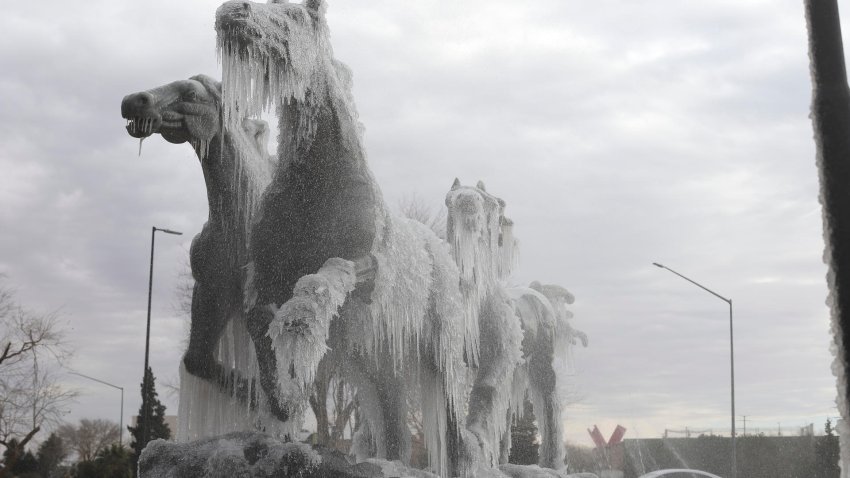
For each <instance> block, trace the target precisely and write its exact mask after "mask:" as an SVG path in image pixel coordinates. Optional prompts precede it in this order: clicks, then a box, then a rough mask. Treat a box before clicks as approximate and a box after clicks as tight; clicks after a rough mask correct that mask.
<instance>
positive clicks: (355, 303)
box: [216, 0, 477, 475]
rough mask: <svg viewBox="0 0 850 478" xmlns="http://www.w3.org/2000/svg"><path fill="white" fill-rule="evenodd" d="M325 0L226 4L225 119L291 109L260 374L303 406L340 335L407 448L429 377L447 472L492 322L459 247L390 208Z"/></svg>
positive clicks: (438, 449) (283, 136) (284, 119)
mask: <svg viewBox="0 0 850 478" xmlns="http://www.w3.org/2000/svg"><path fill="white" fill-rule="evenodd" d="M324 8H325V7H324V5H323V2H322V1H318V0H308V1H306V2H305V3H304V4H290V3H287V2H283V3H268V4H258V3H253V2H245V1H231V2H227V3H225V4H223V5H222V6H221V7H220V8H219V10H218V11H217V13H216V30H217V33H218V44H219V50H220V53H221V57H222V63H223V75H224V76H223V85H224V98H225V110H224V116H225V122H229V121H232V120H233V119H235V118H237V117H238V116H239V115H241V114H247V115H255V114H259V112H260V111H261V110H263V109H264V108H269V107H272V106H273V107H275V108H276V109H277V113H278V126H279V147H278V158H279V167H278V169H277V171H276V172H275V176H274V179H273V181H272V183H271V184H270V185H269V187H268V189H267V190H266V192H265V194H264V196H263V198H262V204H261V208H260V213H259V216H258V218H257V220H256V222H255V225H254V227H253V229H252V236H251V246H250V254H251V258H252V260H253V268H252V274H251V279H250V281H249V285H250V286H251V288H252V291H251V293H250V295H249V301H248V304H247V306H248V308H249V310H250V312H249V319H248V320H249V330H250V333H251V336H252V338H253V340H254V343H255V346H256V354H257V358H258V361H259V365H260V373H261V380H260V383H261V386H262V389H263V390H264V392H265V395H266V399H267V404H266V405H267V407H268V408H269V410H270V411H271V412H272V413H273V414H274V415H276V416H277V417H278V418H279V419H280V420H283V421H292V420H294V419H296V418H297V416H298V415H299V414H300V412H301V410H303V408H304V406H305V404H306V399H304V396H303V392H304V389H306V388H307V387H309V385H310V383H311V381H312V378H313V374H314V373H315V370H316V367H317V365H318V363H319V360H320V359H321V358H322V357H324V356H325V354H326V351H327V348H328V346H327V345H326V344H328V343H330V344H331V347H332V353H333V354H334V355H336V359H337V360H342V361H343V362H344V364H345V365H346V366H347V367H349V369H350V370H349V371H347V372H346V373H347V374H348V376H349V377H351V378H352V379H353V380H355V381H356V382H357V383H356V384H355V385H356V386H357V388H358V390H359V391H360V392H362V393H364V394H365V395H371V399H365V400H361V401H360V403H361V415H362V416H363V417H365V418H366V419H367V420H368V422H369V424H370V427H371V429H372V431H373V433H372V437H373V439H374V440H375V443H374V445H375V448H376V452H377V454H378V455H379V456H385V457H387V458H403V454H404V453H405V451H404V450H405V448H406V442H407V440H409V430H408V429H407V426H406V423H405V419H406V417H405V414H404V412H405V411H406V408H405V404H404V401H405V396H404V395H405V394H404V388H403V387H404V386H406V384H407V383H409V382H408V380H406V378H408V377H412V378H413V379H414V380H415V379H418V380H419V384H420V385H419V388H420V391H421V393H422V396H423V409H424V415H425V416H424V422H425V424H426V430H425V433H426V442H427V445H428V449H429V455H430V459H431V463H432V466H433V467H434V468H435V469H436V470H438V471H439V472H440V474H441V475H446V474H447V470H448V468H449V464H448V455H447V449H450V448H453V447H451V446H450V445H449V443H448V441H450V440H451V439H452V437H456V435H457V433H458V431H457V426H456V425H453V424H456V423H457V420H458V415H459V413H460V412H459V410H460V409H461V408H462V406H463V403H465V396H464V389H465V387H464V385H463V384H464V380H463V370H464V364H463V355H464V350H465V348H466V347H468V346H469V345H468V344H474V342H475V341H476V340H477V326H475V324H472V325H470V324H468V323H465V322H464V318H465V317H466V316H465V315H464V314H462V313H461V305H460V300H461V298H460V294H459V291H458V288H457V283H458V275H457V274H458V273H457V267H456V265H455V263H454V261H453V260H452V258H451V256H450V254H449V252H448V249H447V247H446V245H445V244H444V243H442V242H441V241H440V240H439V239H438V238H437V237H436V236H435V235H434V234H433V233H432V232H431V231H430V230H428V229H427V228H426V227H424V226H422V225H421V224H418V223H416V222H415V221H411V220H406V219H401V218H398V217H393V216H391V215H390V214H389V213H388V212H387V209H386V207H385V205H384V201H383V198H382V195H381V192H380V190H379V188H378V186H377V184H376V182H375V180H374V178H373V176H372V173H371V172H370V170H369V168H368V165H367V163H366V152H365V150H364V147H363V142H362V137H361V130H362V126H361V124H360V122H359V121H358V119H357V112H356V109H355V106H354V101H353V98H352V95H351V74H350V72H349V70H348V69H347V68H346V67H345V66H344V65H343V64H341V63H340V62H338V61H336V60H335V59H334V58H333V52H332V50H331V46H330V40H329V34H328V27H327V24H326V21H325V15H324ZM337 316H338V317H339V318H338V319H334V318H335V317H337ZM473 331H474V333H472V332H473ZM293 383H295V384H296V385H297V387H295V388H293V386H292V384H293ZM397 387H400V388H397ZM299 389H300V390H299ZM453 429H454V430H455V431H452V430H453Z"/></svg>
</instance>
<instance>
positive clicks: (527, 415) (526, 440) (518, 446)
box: [508, 399, 540, 465]
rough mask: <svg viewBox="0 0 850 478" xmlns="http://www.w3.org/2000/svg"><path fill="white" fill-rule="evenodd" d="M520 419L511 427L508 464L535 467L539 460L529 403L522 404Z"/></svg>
mask: <svg viewBox="0 0 850 478" xmlns="http://www.w3.org/2000/svg"><path fill="white" fill-rule="evenodd" d="M522 408H523V412H522V417H521V418H519V419H517V420H515V421H514V423H513V425H511V453H510V455H509V457H508V462H510V463H515V464H517V465H536V464H537V462H538V459H539V455H538V448H539V447H540V444H539V443H537V425H535V423H534V422H535V420H536V418H535V417H534V411H533V410H532V406H531V402H530V401H529V400H528V399H526V400H525V402H524V403H523V407H522Z"/></svg>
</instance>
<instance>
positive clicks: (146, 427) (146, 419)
mask: <svg viewBox="0 0 850 478" xmlns="http://www.w3.org/2000/svg"><path fill="white" fill-rule="evenodd" d="M156 231H161V232H164V233H166V234H174V235H175V236H180V235H182V234H183V233H182V232H177V231H172V230H171V229H162V228H159V227H156V226H154V227H152V228H151V269H150V275H149V276H148V326H147V331H146V332H145V371H144V373H143V374H142V384H143V385H144V383H145V378H146V377H147V374H148V357H149V354H150V347H151V296H152V295H153V246H154V238H155V237H156ZM145 397H146V394H145V391H144V387H142V410H143V411H144V412H143V415H142V423H143V425H142V427H143V428H142V431H143V433H142V439H143V440H142V441H143V442H144V443H143V444H147V442H148V432H149V431H150V426H149V424H148V422H149V418H150V417H148V404H147V403H145V402H146V400H147V399H146V398H145Z"/></svg>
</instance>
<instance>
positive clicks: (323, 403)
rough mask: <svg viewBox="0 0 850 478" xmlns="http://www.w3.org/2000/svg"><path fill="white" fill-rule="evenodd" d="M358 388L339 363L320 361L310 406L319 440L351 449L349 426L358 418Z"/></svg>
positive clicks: (321, 442) (342, 448) (337, 447)
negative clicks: (346, 435) (355, 397)
mask: <svg viewBox="0 0 850 478" xmlns="http://www.w3.org/2000/svg"><path fill="white" fill-rule="evenodd" d="M354 395H355V392H354V389H353V388H352V387H351V386H350V385H348V384H347V383H346V382H345V381H344V380H343V378H342V376H341V374H340V367H339V364H336V363H333V361H331V360H322V361H321V362H319V368H318V370H316V379H315V381H314V382H313V392H312V393H311V395H310V397H309V403H310V408H311V409H312V410H313V414H314V415H315V416H316V442H317V443H318V444H321V445H325V446H327V447H330V448H335V449H337V450H339V451H341V452H343V453H347V452H348V446H347V444H346V442H345V440H344V438H345V429H346V427H350V425H351V421H352V419H353V418H354V411H355V409H356V402H355V400H354Z"/></svg>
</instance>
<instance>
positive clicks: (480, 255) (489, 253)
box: [446, 180, 586, 471]
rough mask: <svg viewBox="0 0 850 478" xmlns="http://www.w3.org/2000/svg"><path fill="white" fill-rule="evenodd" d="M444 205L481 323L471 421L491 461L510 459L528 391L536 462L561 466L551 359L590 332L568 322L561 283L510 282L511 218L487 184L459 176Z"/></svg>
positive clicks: (470, 308)
mask: <svg viewBox="0 0 850 478" xmlns="http://www.w3.org/2000/svg"><path fill="white" fill-rule="evenodd" d="M446 206H447V207H448V224H447V235H448V240H449V242H450V243H451V245H452V251H453V253H454V257H455V260H456V261H457V263H458V267H459V270H460V276H461V289H462V291H463V294H464V297H465V299H466V300H465V305H466V307H467V313H468V314H473V315H475V316H477V317H478V321H479V330H480V348H479V353H480V356H479V360H478V367H477V374H476V379H475V382H474V384H473V388H472V391H471V394H470V402H469V414H468V415H467V422H466V425H467V428H468V429H469V430H470V431H471V432H472V433H473V434H474V435H475V436H476V437H477V439H478V445H479V447H480V450H481V453H482V455H483V460H484V461H485V462H486V463H488V464H489V465H490V466H495V465H496V464H497V463H503V464H504V463H506V462H507V457H508V452H509V451H510V423H511V421H512V418H513V416H514V415H516V413H517V412H521V411H522V408H523V401H524V399H525V397H526V395H529V396H530V397H531V400H532V405H533V409H534V412H535V416H536V417H537V418H538V426H539V429H540V433H541V436H542V443H541V446H540V461H539V464H540V466H542V467H545V468H552V469H559V468H562V467H563V465H564V452H565V450H564V447H563V432H562V429H561V419H560V407H559V404H558V397H557V396H556V389H555V386H556V375H555V370H554V368H553V360H554V351H555V350H556V349H559V348H560V344H561V342H562V340H567V341H572V340H574V337H575V336H579V337H580V338H582V340H583V341H584V342H585V345H586V336H584V335H583V334H581V332H578V331H574V330H573V329H572V328H571V327H570V326H569V324H568V323H567V319H568V318H569V317H571V316H572V315H571V314H570V312H569V311H568V310H566V307H565V305H566V304H571V303H572V302H573V300H574V298H573V296H572V294H570V293H569V291H567V290H566V289H564V288H563V287H560V286H557V285H541V284H540V283H538V282H534V283H532V285H531V286H530V287H527V288H526V287H514V288H506V287H505V285H504V281H505V279H507V277H508V275H509V274H510V272H511V270H512V268H513V267H514V264H515V262H516V257H517V250H518V247H517V243H516V240H515V238H514V235H513V222H512V221H511V220H510V219H509V218H507V217H506V216H505V214H504V210H505V202H504V201H503V200H502V199H501V198H498V197H496V196H493V195H492V194H490V193H488V192H487V190H486V188H485V186H484V183H482V182H480V181H479V182H478V184H477V185H476V186H475V187H472V186H463V185H461V183H460V181H458V180H455V182H454V184H452V187H451V190H450V191H449V193H448V194H447V195H446ZM579 334H581V335H579ZM514 468H516V467H514ZM517 470H519V469H514V471H517ZM506 471H507V469H506Z"/></svg>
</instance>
